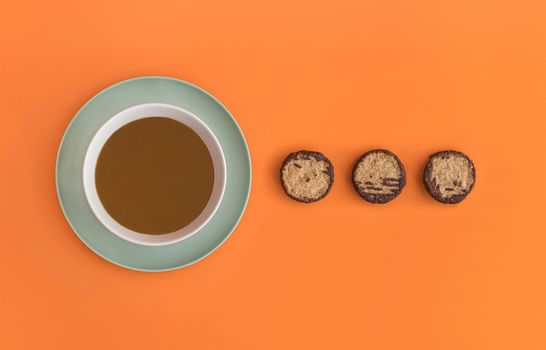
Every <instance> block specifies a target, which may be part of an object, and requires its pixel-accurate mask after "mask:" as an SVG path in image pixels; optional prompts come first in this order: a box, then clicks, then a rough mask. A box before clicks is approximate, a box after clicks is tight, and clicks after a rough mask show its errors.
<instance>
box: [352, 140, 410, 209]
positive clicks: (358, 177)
mask: <svg viewBox="0 0 546 350" xmlns="http://www.w3.org/2000/svg"><path fill="white" fill-rule="evenodd" d="M405 185H406V171H405V169H404V165H403V164H402V162H401V161H400V159H398V157H397V156H396V155H395V154H394V153H392V152H390V151H387V150H384V149H376V150H372V151H369V152H366V153H364V154H363V155H362V156H361V157H360V158H359V159H358V160H357V162H356V164H355V166H354V167H353V186H354V188H355V190H356V192H357V193H358V194H359V195H360V196H361V197H362V198H364V199H365V200H366V201H368V202H370V203H379V204H383V203H387V202H390V201H391V200H393V199H394V198H396V197H397V196H398V195H399V194H400V192H402V189H403V188H404V186H405Z"/></svg>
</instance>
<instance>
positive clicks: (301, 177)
mask: <svg viewBox="0 0 546 350" xmlns="http://www.w3.org/2000/svg"><path fill="white" fill-rule="evenodd" d="M333 183H334V166H333V165H332V163H331V162H330V160H328V158H326V157H325V156H324V155H323V154H322V153H320V152H313V151H299V152H294V153H290V154H289V155H288V157H286V159H285V160H284V162H283V163H282V166H281V184H282V187H283V189H284V192H286V194H287V195H288V197H290V198H292V199H294V200H297V201H299V202H304V203H312V202H316V201H318V200H321V199H322V198H324V197H325V196H326V195H327V194H328V192H330V189H331V188H332V184H333Z"/></svg>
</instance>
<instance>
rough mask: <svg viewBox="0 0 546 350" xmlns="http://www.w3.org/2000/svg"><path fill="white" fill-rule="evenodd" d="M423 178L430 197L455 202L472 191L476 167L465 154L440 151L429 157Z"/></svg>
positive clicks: (440, 200) (443, 201) (442, 201)
mask: <svg viewBox="0 0 546 350" xmlns="http://www.w3.org/2000/svg"><path fill="white" fill-rule="evenodd" d="M423 180H424V182H425V187H426V189H427V191H428V192H429V193H430V195H431V196H432V198H434V199H436V200H437V201H438V202H441V203H445V204H455V203H459V202H460V201H462V200H463V199H465V198H466V196H467V195H468V194H469V193H470V191H472V188H473V187H474V183H475V182H476V169H475V168H474V163H472V160H471V159H470V158H469V157H468V156H467V155H466V154H464V153H461V152H458V151H442V152H438V153H434V154H433V155H431V156H430V157H429V159H428V162H427V165H426V166H425V172H424V175H423Z"/></svg>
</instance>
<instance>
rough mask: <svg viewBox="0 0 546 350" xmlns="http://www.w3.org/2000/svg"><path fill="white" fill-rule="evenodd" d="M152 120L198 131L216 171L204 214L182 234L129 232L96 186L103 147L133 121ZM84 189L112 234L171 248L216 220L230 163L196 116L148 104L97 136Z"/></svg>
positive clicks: (87, 159)
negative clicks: (106, 205) (162, 119)
mask: <svg viewBox="0 0 546 350" xmlns="http://www.w3.org/2000/svg"><path fill="white" fill-rule="evenodd" d="M152 116H162V117H167V118H171V119H173V120H176V121H178V122H180V123H182V124H184V125H186V126H188V127H189V128H191V129H192V130H193V131H195V132H196V133H197V135H199V137H201V139H202V140H203V142H204V143H205V145H206V146H207V148H208V150H209V153H210V155H211V158H212V163H213V167H214V184H213V187H212V194H211V196H210V198H209V201H208V203H207V205H206V206H205V208H204V209H203V211H202V212H201V213H200V214H199V216H197V218H195V220H193V221H192V222H191V223H190V224H189V225H187V226H185V227H183V228H181V229H180V230H178V231H175V232H171V233H166V234H162V235H149V234H143V233H139V232H136V231H132V230H129V229H128V228H126V227H124V226H122V225H121V224H119V223H118V222H117V221H116V220H114V218H112V217H111V216H110V214H108V212H107V211H106V209H105V208H104V206H103V205H102V203H101V201H100V199H99V195H98V193H97V188H96V185H95V167H96V165H97V159H98V157H99V154H100V152H101V150H102V147H103V146H104V144H105V143H106V141H107V140H108V139H109V138H110V136H112V134H113V133H114V132H115V131H116V130H118V129H119V128H121V127H122V126H124V125H126V124H128V123H130V122H132V121H135V120H138V119H142V118H147V117H152ZM83 186H84V190H85V195H86V197H87V202H88V203H89V205H90V206H91V209H92V210H93V213H94V214H95V216H96V217H97V218H98V219H99V221H100V222H101V223H102V224H103V225H104V226H106V228H108V230H110V231H112V233H114V234H115V235H117V236H119V237H120V238H123V239H125V240H127V241H129V242H132V243H136V244H140V245H147V246H161V245H167V244H172V243H176V242H179V241H181V240H183V239H186V238H188V237H190V236H191V235H193V234H195V233H196V232H197V231H199V230H200V229H201V228H202V227H203V226H204V225H205V224H206V223H207V222H208V221H209V220H210V219H211V218H212V216H213V215H214V213H215V212H216V210H217V209H218V206H219V205H220V202H221V201H222V197H223V196H224V190H225V187H226V161H225V158H224V153H223V152H222V147H221V146H220V143H219V142H218V140H217V139H216V136H214V133H213V132H212V131H211V130H210V129H209V127H208V126H207V125H206V124H205V123H204V122H203V121H201V120H200V119H199V118H197V117H196V116H195V115H194V114H192V113H190V112H188V111H187V110H185V109H183V108H180V107H177V106H173V105H169V104H164V103H146V104H141V105H136V106H132V107H129V108H127V109H125V110H123V111H121V112H119V113H118V114H116V115H114V116H113V117H112V118H110V119H109V120H108V121H107V122H106V123H104V124H103V125H102V126H101V128H100V129H99V130H98V131H97V133H96V134H95V136H93V139H92V140H91V143H90V144H89V147H88V148H87V152H86V154H85V159H84V163H83Z"/></svg>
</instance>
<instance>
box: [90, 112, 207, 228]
mask: <svg viewBox="0 0 546 350" xmlns="http://www.w3.org/2000/svg"><path fill="white" fill-rule="evenodd" d="M95 183H96V188H97V192H98V195H99V198H100V200H101V202H102V204H103V206H104V208H105V209H106V211H107V212H108V213H109V214H110V216H112V218H114V219H115V220H116V221H117V222H118V223H120V224H121V225H123V226H125V227H126V228H128V229H130V230H133V231H136V232H140V233H146V234H153V235H157V234H165V233H170V232H174V231H177V230H179V229H181V228H183V227H184V226H186V225H188V224H189V223H191V222H192V221H193V220H194V219H195V218H196V217H197V216H198V215H199V214H200V213H201V212H202V211H203V209H204V208H205V206H206V205H207V203H208V200H209V198H210V196H211V193H212V188H213V183H214V167H213V163H212V158H211V156H210V153H209V151H208V149H207V146H206V145H205V143H204V142H203V140H201V138H200V137H199V136H198V135H197V134H196V133H195V132H194V131H193V130H192V129H190V128H189V127H187V126H185V125H184V124H182V123H179V122H177V121H175V120H173V119H170V118H165V117H149V118H144V119H139V120H136V121H134V122H131V123H129V124H127V125H125V126H123V127H121V128H120V129H118V130H117V131H116V132H114V134H112V136H111V137H110V138H109V139H108V141H107V142H106V143H105V144H104V147H103V148H102V150H101V152H100V154H99V158H98V160H97V166H96V169H95Z"/></svg>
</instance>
